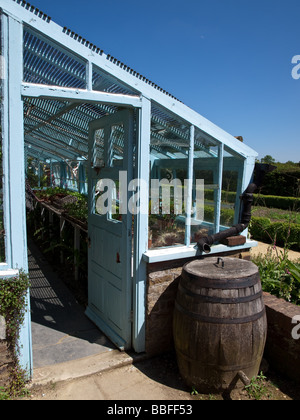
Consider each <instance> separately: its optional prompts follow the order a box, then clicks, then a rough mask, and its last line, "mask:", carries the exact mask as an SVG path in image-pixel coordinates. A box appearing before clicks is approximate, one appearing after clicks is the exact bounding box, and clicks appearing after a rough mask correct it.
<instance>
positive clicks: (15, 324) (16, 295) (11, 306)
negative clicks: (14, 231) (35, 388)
mask: <svg viewBox="0 0 300 420" xmlns="http://www.w3.org/2000/svg"><path fill="white" fill-rule="evenodd" d="M29 287H30V282H29V276H28V275H27V274H26V273H24V272H20V273H19V275H18V276H17V277H15V278H11V279H0V316H2V317H3V318H4V319H5V322H6V341H7V349H8V357H9V359H10V360H11V361H12V364H11V366H12V367H11V369H10V373H9V375H10V381H9V384H8V385H7V387H6V388H7V389H6V392H7V393H8V394H9V395H10V396H11V397H14V396H17V395H19V394H20V392H21V391H22V390H23V389H24V386H25V383H26V372H25V371H23V370H22V369H21V367H20V365H19V356H20V343H19V338H20V328H21V326H22V324H23V323H24V320H25V314H26V308H27V291H28V288H29Z"/></svg>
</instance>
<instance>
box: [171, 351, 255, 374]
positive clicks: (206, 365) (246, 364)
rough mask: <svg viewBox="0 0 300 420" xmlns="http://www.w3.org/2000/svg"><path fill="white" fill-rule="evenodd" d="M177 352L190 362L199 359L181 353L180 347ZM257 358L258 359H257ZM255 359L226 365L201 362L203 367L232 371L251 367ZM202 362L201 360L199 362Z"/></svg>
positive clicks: (197, 361) (195, 361) (196, 361)
mask: <svg viewBox="0 0 300 420" xmlns="http://www.w3.org/2000/svg"><path fill="white" fill-rule="evenodd" d="M177 352H178V353H180V355H181V356H182V358H183V359H185V360H187V361H188V362H192V363H199V360H197V359H192V358H191V357H189V356H187V355H186V354H185V353H183V352H182V351H181V350H180V349H177ZM257 360H260V358H259V359H257ZM257 360H254V361H253V360H252V361H251V362H249V363H243V364H242V365H232V366H231V365H228V366H222V365H217V364H210V363H206V362H205V363H204V362H203V367H205V368H208V367H210V368H213V369H215V370H218V371H220V372H232V371H239V370H246V369H249V368H252V367H253V366H255V365H256V363H257ZM201 364H202V362H201Z"/></svg>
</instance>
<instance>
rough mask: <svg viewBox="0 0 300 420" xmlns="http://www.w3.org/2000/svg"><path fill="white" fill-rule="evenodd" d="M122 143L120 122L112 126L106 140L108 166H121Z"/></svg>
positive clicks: (123, 139) (123, 137)
mask: <svg viewBox="0 0 300 420" xmlns="http://www.w3.org/2000/svg"><path fill="white" fill-rule="evenodd" d="M124 143H125V133H124V125H123V124H122V123H121V124H118V125H114V126H112V127H111V132H110V138H109V142H108V144H109V146H108V162H109V166H110V167H112V168H113V167H121V168H122V167H123V158H124Z"/></svg>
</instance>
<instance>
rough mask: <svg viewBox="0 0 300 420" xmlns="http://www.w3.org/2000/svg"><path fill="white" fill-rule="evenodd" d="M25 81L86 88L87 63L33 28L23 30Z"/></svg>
mask: <svg viewBox="0 0 300 420" xmlns="http://www.w3.org/2000/svg"><path fill="white" fill-rule="evenodd" d="M23 45H24V81H25V82H29V83H38V84H44V85H55V86H64V87H72V88H78V89H85V87H86V64H85V62H84V61H83V60H81V59H79V58H78V57H77V56H75V55H74V54H72V53H70V52H69V51H67V50H63V49H62V48H61V47H60V46H59V45H56V44H55V43H54V42H53V41H49V40H48V39H46V38H44V37H42V35H41V34H37V33H35V32H34V31H32V30H30V29H25V30H24V43H23Z"/></svg>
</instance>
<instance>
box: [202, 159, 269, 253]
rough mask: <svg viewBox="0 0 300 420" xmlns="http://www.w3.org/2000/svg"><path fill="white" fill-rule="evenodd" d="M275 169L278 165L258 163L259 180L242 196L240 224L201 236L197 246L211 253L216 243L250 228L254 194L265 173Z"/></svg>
mask: <svg viewBox="0 0 300 420" xmlns="http://www.w3.org/2000/svg"><path fill="white" fill-rule="evenodd" d="M274 169H276V167H274V166H271V165H261V164H256V167H255V170H256V179H257V182H256V183H252V184H250V185H249V187H248V188H247V189H246V191H245V192H244V194H243V195H242V196H241V202H242V205H243V210H242V214H241V217H240V222H239V224H237V225H236V226H233V227H232V228H230V229H227V230H224V231H223V232H219V233H216V234H215V235H211V236H204V237H203V238H201V239H200V240H199V242H198V244H197V246H198V248H199V250H200V251H201V252H202V253H205V254H209V253H210V252H211V246H212V245H213V244H214V243H217V242H221V241H222V240H224V239H226V238H229V237H231V236H238V235H239V234H240V233H242V232H244V230H246V229H247V228H248V226H249V224H250V221H251V209H252V204H253V201H254V196H253V194H254V193H255V191H256V190H257V189H258V188H259V187H260V186H261V185H262V183H263V179H264V176H265V174H266V173H268V172H272V171H273V170H274Z"/></svg>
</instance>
